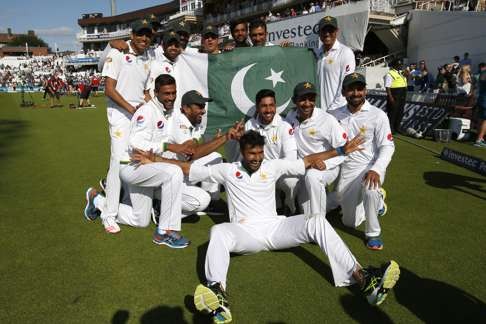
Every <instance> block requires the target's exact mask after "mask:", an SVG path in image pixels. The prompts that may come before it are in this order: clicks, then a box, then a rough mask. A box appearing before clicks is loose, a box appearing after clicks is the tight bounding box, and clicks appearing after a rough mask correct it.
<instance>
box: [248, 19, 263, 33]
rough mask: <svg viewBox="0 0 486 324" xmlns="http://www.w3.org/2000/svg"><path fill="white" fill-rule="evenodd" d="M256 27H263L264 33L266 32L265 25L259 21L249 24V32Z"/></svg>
mask: <svg viewBox="0 0 486 324" xmlns="http://www.w3.org/2000/svg"><path fill="white" fill-rule="evenodd" d="M258 27H263V29H265V31H267V24H266V23H265V22H264V21H263V20H261V19H255V20H253V21H252V22H250V28H249V29H250V30H252V29H255V28H258Z"/></svg>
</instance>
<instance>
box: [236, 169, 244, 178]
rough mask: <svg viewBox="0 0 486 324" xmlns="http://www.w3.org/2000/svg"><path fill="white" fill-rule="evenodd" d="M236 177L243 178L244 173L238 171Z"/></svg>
mask: <svg viewBox="0 0 486 324" xmlns="http://www.w3.org/2000/svg"><path fill="white" fill-rule="evenodd" d="M235 177H236V178H238V179H243V175H242V174H241V172H240V171H236V173H235Z"/></svg>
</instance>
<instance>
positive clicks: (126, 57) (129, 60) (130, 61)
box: [125, 55, 133, 63]
mask: <svg viewBox="0 0 486 324" xmlns="http://www.w3.org/2000/svg"><path fill="white" fill-rule="evenodd" d="M125 61H127V63H132V62H133V60H132V58H131V57H130V55H126V56H125Z"/></svg>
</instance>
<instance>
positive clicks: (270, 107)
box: [245, 89, 299, 214]
mask: <svg viewBox="0 0 486 324" xmlns="http://www.w3.org/2000/svg"><path fill="white" fill-rule="evenodd" d="M255 99H256V100H255V103H256V116H255V117H253V118H251V119H249V120H248V121H247V122H246V123H245V131H249V130H254V131H257V132H258V133H260V135H262V136H263V137H265V147H264V153H265V154H264V159H265V160H274V159H283V160H291V161H294V160H297V145H296V143H295V139H294V130H293V129H292V126H290V124H289V123H287V122H286V121H285V120H283V119H282V117H280V115H278V114H277V104H276V100H275V92H274V91H273V90H269V89H262V90H260V91H258V92H257V94H256V98H255ZM298 181H299V179H298V178H296V177H282V178H281V179H280V180H279V181H278V182H277V188H278V189H280V190H282V191H283V192H284V193H285V206H286V207H287V208H288V209H289V212H290V214H294V213H295V210H296V208H295V189H296V186H297V182H298ZM279 200H280V199H279ZM279 200H278V202H279ZM278 202H277V203H278Z"/></svg>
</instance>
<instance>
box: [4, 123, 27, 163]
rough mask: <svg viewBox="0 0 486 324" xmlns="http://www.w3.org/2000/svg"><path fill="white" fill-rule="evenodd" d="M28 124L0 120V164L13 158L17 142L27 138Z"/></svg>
mask: <svg viewBox="0 0 486 324" xmlns="http://www.w3.org/2000/svg"><path fill="white" fill-rule="evenodd" d="M28 127H30V125H29V123H28V122H25V121H22V120H9V119H0V163H2V161H3V160H5V159H7V158H10V157H12V155H13V154H14V152H13V150H12V149H13V148H14V147H15V146H16V143H15V142H16V141H18V140H19V139H20V138H21V137H23V136H25V135H26V134H25V133H26V130H27V128H28Z"/></svg>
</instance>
